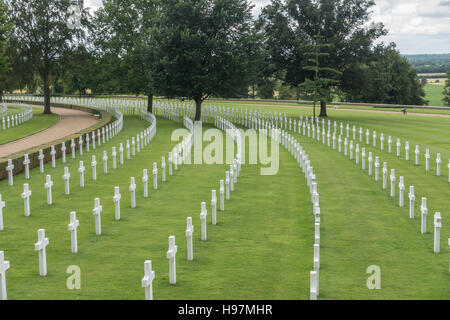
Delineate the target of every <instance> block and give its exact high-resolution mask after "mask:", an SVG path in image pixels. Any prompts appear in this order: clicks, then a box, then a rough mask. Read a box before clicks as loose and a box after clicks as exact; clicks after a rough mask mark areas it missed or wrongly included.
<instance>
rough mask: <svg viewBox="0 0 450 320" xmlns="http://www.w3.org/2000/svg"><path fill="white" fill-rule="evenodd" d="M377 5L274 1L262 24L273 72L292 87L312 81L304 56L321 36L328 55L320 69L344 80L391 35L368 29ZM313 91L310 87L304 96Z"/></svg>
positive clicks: (343, 0)
mask: <svg viewBox="0 0 450 320" xmlns="http://www.w3.org/2000/svg"><path fill="white" fill-rule="evenodd" d="M374 5H375V2H374V1H373V0H358V1H347V0H318V1H313V0H272V1H271V3H270V4H269V5H268V6H266V7H265V8H264V9H263V10H262V14H261V17H260V20H259V24H260V25H261V28H263V29H264V31H265V33H266V37H267V39H266V41H265V48H266V50H267V51H268V56H269V57H270V62H271V63H272V64H273V65H274V69H275V70H276V71H277V72H278V73H280V72H282V73H284V74H285V77H284V78H283V80H284V81H285V82H286V83H287V84H289V85H291V86H294V87H296V86H298V85H299V84H301V83H305V81H306V79H307V78H310V77H311V76H310V72H311V70H308V69H303V67H304V66H305V65H310V61H308V59H309V58H308V56H307V55H305V54H304V51H311V50H310V49H308V48H307V47H305V46H307V45H311V44H313V43H314V37H315V36H316V35H317V34H318V33H319V32H320V35H321V36H322V37H323V43H326V44H327V46H326V47H323V48H322V50H321V53H327V54H328V56H326V57H325V56H322V57H321V58H320V65H321V67H322V68H329V69H330V70H339V71H340V72H342V75H345V73H346V72H347V70H348V69H349V68H350V67H351V66H352V65H354V64H355V63H358V62H361V61H364V60H365V59H366V56H367V55H369V54H370V52H371V47H372V44H373V42H374V41H375V40H376V39H378V38H379V37H380V36H382V35H385V34H386V30H385V29H384V27H383V25H381V24H371V25H369V24H368V22H369V18H370V9H371V8H372V7H373V6H374ZM322 77H323V78H327V79H330V80H339V79H340V78H341V75H340V74H339V73H333V72H330V73H329V74H327V75H326V77H325V76H322ZM317 82H318V81H316V83H315V85H317V84H318V83H317ZM328 84H330V83H328ZM322 86H323V87H326V83H323V85H322ZM342 86H343V84H341V85H340V87H341V89H344V88H342ZM313 87H314V86H313V84H312V83H311V82H309V81H306V83H305V84H304V86H303V90H306V89H307V91H308V90H309V91H310V90H311V89H313ZM328 87H330V86H328ZM313 91H314V90H313ZM323 95H327V92H323ZM325 111H326V110H325Z"/></svg>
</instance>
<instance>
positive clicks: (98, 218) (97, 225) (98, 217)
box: [92, 198, 103, 236]
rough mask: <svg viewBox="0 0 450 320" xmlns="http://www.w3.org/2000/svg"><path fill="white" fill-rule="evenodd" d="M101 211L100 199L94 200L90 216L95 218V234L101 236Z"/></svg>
mask: <svg viewBox="0 0 450 320" xmlns="http://www.w3.org/2000/svg"><path fill="white" fill-rule="evenodd" d="M102 211H103V207H102V206H101V205H100V199H99V198H95V200H94V209H93V210H92V214H93V215H94V216H95V234H96V235H98V236H99V235H101V234H102V222H101V214H102Z"/></svg>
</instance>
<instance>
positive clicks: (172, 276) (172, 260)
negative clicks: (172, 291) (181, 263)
mask: <svg viewBox="0 0 450 320" xmlns="http://www.w3.org/2000/svg"><path fill="white" fill-rule="evenodd" d="M177 251H178V247H177V246H176V245H175V236H170V237H169V250H168V251H167V259H169V283H170V284H176V283H177V267H176V255H177Z"/></svg>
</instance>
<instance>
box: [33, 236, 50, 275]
mask: <svg viewBox="0 0 450 320" xmlns="http://www.w3.org/2000/svg"><path fill="white" fill-rule="evenodd" d="M48 244H49V240H48V238H46V237H45V229H39V230H38V242H36V243H35V244H34V251H38V252H39V274H40V275H41V276H43V277H45V276H46V275H47V250H46V247H47V246H48Z"/></svg>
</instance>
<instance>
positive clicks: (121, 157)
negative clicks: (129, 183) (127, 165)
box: [119, 142, 123, 165]
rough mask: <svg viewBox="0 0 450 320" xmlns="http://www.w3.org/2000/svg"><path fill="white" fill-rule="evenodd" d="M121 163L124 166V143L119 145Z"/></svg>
mask: <svg viewBox="0 0 450 320" xmlns="http://www.w3.org/2000/svg"><path fill="white" fill-rule="evenodd" d="M119 161H120V164H121V165H122V164H123V144H122V142H121V143H120V144H119Z"/></svg>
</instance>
